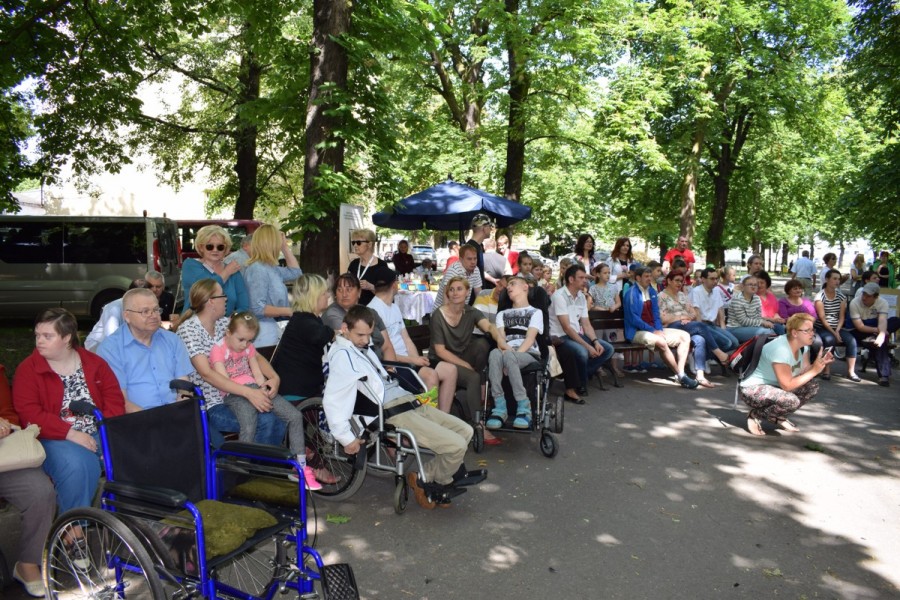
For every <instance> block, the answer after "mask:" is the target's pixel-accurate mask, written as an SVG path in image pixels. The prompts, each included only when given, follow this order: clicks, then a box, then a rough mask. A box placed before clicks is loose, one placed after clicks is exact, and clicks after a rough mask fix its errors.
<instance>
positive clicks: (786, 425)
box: [778, 419, 800, 433]
mask: <svg viewBox="0 0 900 600" xmlns="http://www.w3.org/2000/svg"><path fill="white" fill-rule="evenodd" d="M778 426H779V427H781V428H782V429H784V430H785V431H790V432H791V433H794V432H797V431H800V428H799V427H797V426H796V425H794V424H793V423H791V422H790V421H788V420H787V419H785V420H783V421H778Z"/></svg>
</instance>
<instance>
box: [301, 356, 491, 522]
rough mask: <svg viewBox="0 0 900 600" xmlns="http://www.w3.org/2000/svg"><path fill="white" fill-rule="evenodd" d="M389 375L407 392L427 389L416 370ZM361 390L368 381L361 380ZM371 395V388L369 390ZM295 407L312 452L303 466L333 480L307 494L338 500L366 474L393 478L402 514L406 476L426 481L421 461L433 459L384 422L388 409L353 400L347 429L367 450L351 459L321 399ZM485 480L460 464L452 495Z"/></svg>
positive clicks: (410, 438) (411, 438) (412, 439)
mask: <svg viewBox="0 0 900 600" xmlns="http://www.w3.org/2000/svg"><path fill="white" fill-rule="evenodd" d="M390 368H391V369H392V371H393V374H394V375H395V376H397V377H398V378H399V379H400V382H401V385H402V387H403V388H404V389H405V390H406V391H408V392H409V393H411V394H423V393H424V392H426V388H425V385H424V383H422V380H421V379H419V377H418V375H417V374H416V372H415V370H414V369H412V368H410V367H409V366H406V365H403V366H400V365H391V366H390ZM361 381H362V383H363V385H364V386H367V387H368V382H366V381H365V379H361ZM368 389H369V391H370V393H373V391H372V390H371V388H368ZM298 408H299V409H300V410H301V411H302V412H303V414H304V421H305V424H306V430H305V436H306V444H307V446H308V447H310V448H312V452H311V453H310V455H309V456H308V457H307V462H308V464H309V465H310V466H312V467H313V468H325V469H328V471H330V472H331V473H332V474H333V475H334V476H335V479H337V481H336V482H335V483H332V484H328V483H324V482H323V483H322V489H321V490H317V491H314V492H312V493H313V495H315V496H317V497H323V498H327V499H331V500H343V499H346V498H349V497H351V496H352V495H353V494H355V493H356V492H357V490H359V488H360V487H361V486H362V484H363V482H364V481H365V479H366V476H367V475H368V474H370V473H371V474H373V475H376V476H386V477H393V478H394V482H395V485H394V494H393V506H394V511H395V512H396V513H397V514H402V513H403V512H404V511H405V510H406V506H407V503H408V501H409V493H410V490H409V484H408V482H407V478H406V474H407V473H409V472H410V471H412V470H413V469H415V470H417V471H418V473H419V480H420V482H424V483H427V482H426V481H425V476H424V474H425V469H424V468H423V463H424V462H425V461H427V460H428V459H429V457H432V456H434V453H433V452H431V451H430V450H429V449H427V448H424V447H422V446H420V445H419V443H418V441H417V440H416V436H415V435H414V434H413V432H412V431H409V430H407V429H403V428H400V427H394V426H392V425H390V424H389V423H387V422H386V421H387V419H389V418H390V417H391V415H390V410H391V409H387V410H385V408H384V406H383V405H382V404H381V403H375V402H372V401H371V400H370V399H369V398H368V397H366V396H365V395H364V394H362V393H358V394H357V397H356V405H355V407H354V410H353V420H352V421H351V427H352V428H353V429H354V431H355V433H356V434H357V437H361V438H363V439H364V440H366V448H365V449H363V450H361V451H360V452H359V453H357V454H355V455H348V454H346V453H345V452H344V449H343V446H342V445H341V444H340V442H338V441H337V440H336V439H335V438H334V437H333V436H332V435H331V431H330V429H329V426H328V421H327V419H326V417H325V411H324V408H323V405H322V398H319V397H314V398H307V399H306V400H304V401H302V402H301V403H300V404H299V406H298ZM485 477H486V471H483V470H477V471H472V472H468V471H466V470H465V467H463V466H461V467H460V470H459V471H458V472H457V476H456V477H455V478H454V482H455V484H456V486H458V487H457V488H456V489H455V490H453V491H452V493H453V494H459V493H462V492H463V491H464V490H463V489H462V488H463V487H464V486H467V485H473V484H476V483H479V482H480V481H482V480H483V479H484V478H485Z"/></svg>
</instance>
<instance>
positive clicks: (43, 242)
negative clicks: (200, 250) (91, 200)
mask: <svg viewBox="0 0 900 600" xmlns="http://www.w3.org/2000/svg"><path fill="white" fill-rule="evenodd" d="M148 270H154V271H159V272H160V273H162V274H163V276H164V277H165V279H166V287H168V288H170V289H171V290H175V289H177V287H178V281H179V280H180V278H181V257H180V254H179V251H178V230H177V227H176V225H175V222H174V221H172V220H170V219H165V218H157V217H146V216H144V217H75V216H53V217H45V216H16V215H0V315H2V316H6V317H33V316H35V315H36V314H37V313H38V312H40V311H41V310H43V309H45V308H50V307H54V306H61V307H63V308H67V309H69V310H70V311H72V313H74V314H75V315H77V316H91V317H93V318H95V319H96V318H99V316H100V311H101V309H102V308H103V305H104V304H106V303H107V302H110V301H112V300H115V299H117V298H120V297H121V296H122V294H124V293H125V290H127V289H128V286H129V284H130V283H131V281H132V280H134V279H138V278H141V277H143V276H144V274H145V273H146V272H147V271H148Z"/></svg>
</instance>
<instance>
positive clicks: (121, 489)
mask: <svg viewBox="0 0 900 600" xmlns="http://www.w3.org/2000/svg"><path fill="white" fill-rule="evenodd" d="M103 490H104V491H105V492H109V493H111V494H115V495H116V496H122V497H125V498H130V499H132V500H139V501H142V502H149V503H151V504H158V505H160V506H166V507H169V508H181V507H183V506H184V505H185V503H187V501H188V499H187V496H185V495H184V494H182V493H181V492H179V491H177V490H172V489H169V488H164V487H158V486H155V485H142V484H140V483H130V482H126V481H107V482H106V483H104V484H103Z"/></svg>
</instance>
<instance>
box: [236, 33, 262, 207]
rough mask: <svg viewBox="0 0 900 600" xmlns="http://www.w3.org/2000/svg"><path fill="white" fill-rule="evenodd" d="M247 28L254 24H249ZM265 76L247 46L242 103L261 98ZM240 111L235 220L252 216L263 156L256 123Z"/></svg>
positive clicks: (243, 59)
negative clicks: (246, 118) (258, 148)
mask: <svg viewBox="0 0 900 600" xmlns="http://www.w3.org/2000/svg"><path fill="white" fill-rule="evenodd" d="M244 27H245V28H247V27H250V25H245V26H244ZM261 77H262V66H261V65H260V64H259V63H258V62H257V60H256V57H255V56H254V55H253V52H252V51H251V50H249V49H247V50H246V51H245V53H244V55H243V56H242V57H241V70H240V73H239V75H238V81H239V82H240V86H241V103H242V104H246V103H250V102H253V101H255V100H258V99H259V86H260V79H261ZM240 114H241V113H240V110H238V111H237V115H238V116H237V126H236V130H235V135H234V142H235V149H236V151H237V152H236V154H237V160H236V162H235V165H234V170H235V172H236V173H237V179H238V197H237V202H236V203H235V205H234V218H235V219H252V218H253V210H254V209H255V208H256V200H257V198H259V188H258V187H257V175H258V171H259V156H258V155H257V152H256V140H257V137H258V135H259V132H258V130H257V127H256V125H254V124H253V123H250V122H247V121H246V120H244V119H242V118H241V116H240Z"/></svg>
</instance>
